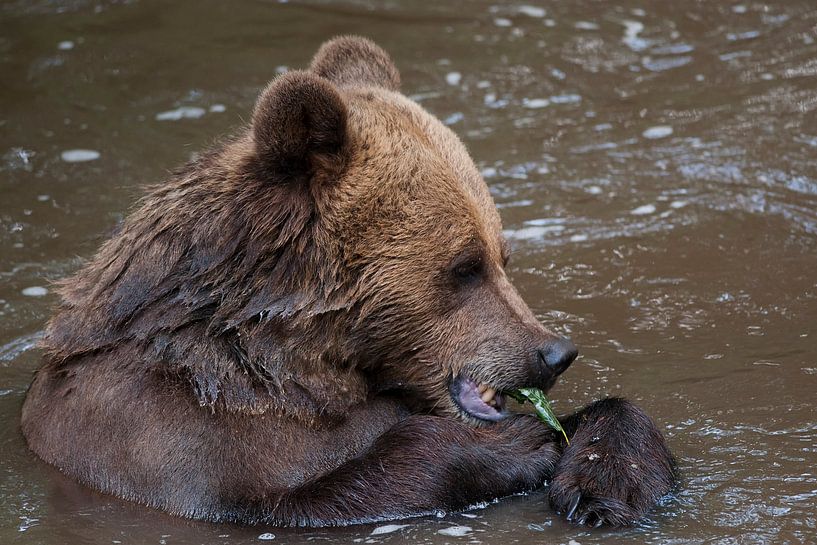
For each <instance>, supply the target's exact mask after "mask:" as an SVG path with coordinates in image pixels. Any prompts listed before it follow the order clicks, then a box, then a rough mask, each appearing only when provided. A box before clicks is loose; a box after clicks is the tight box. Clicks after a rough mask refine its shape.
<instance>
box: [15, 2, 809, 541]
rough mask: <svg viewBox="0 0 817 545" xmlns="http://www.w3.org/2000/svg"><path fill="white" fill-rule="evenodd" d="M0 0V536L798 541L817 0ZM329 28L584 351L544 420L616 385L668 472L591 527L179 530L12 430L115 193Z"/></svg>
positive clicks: (483, 519) (491, 517) (503, 513)
mask: <svg viewBox="0 0 817 545" xmlns="http://www.w3.org/2000/svg"><path fill="white" fill-rule="evenodd" d="M468 6H469V7H468V9H467V10H464V9H463V8H462V7H461V4H460V3H457V2H437V3H433V4H432V3H417V2H408V1H403V0H394V1H391V2H388V3H382V2H374V1H369V0H346V1H310V2H299V1H290V2H288V3H277V2H256V3H244V4H241V5H240V6H237V5H235V4H232V3H220V2H190V1H183V2H175V3H172V4H167V3H158V2H140V1H136V2H127V3H119V2H90V1H83V0H64V1H48V2H46V1H33V2H22V1H8V2H5V3H3V4H2V5H0V14H1V15H0V30H1V31H0V64H1V65H2V73H3V75H4V77H3V80H4V81H3V85H2V86H0V105H2V108H0V129H1V130H0V192H2V199H0V279H2V281H0V377H2V380H0V418H2V419H3V421H4V422H6V423H7V425H6V426H3V427H2V428H0V469H2V475H3V478H2V480H0V506H2V507H0V541H2V542H3V543H46V542H47V543H58V542H59V543H62V542H65V543H108V544H109V543H156V544H171V543H202V542H208V543H225V544H226V543H251V542H258V541H267V540H270V541H273V542H287V543H295V542H303V543H305V542H307V541H320V540H325V541H330V542H340V543H348V542H350V541H351V542H357V543H389V542H393V543H397V542H404V541H406V540H410V541H412V542H423V543H434V544H441V543H499V542H519V543H541V542H548V543H565V544H567V543H581V544H582V545H586V544H588V543H601V542H604V543H630V542H633V541H637V542H646V543H674V544H684V543H690V544H691V543H719V544H721V543H722V544H727V543H762V542H769V543H771V542H774V543H803V542H813V541H815V539H817V529H816V528H815V527H816V526H817V515H816V514H815V513H817V474H815V472H814V462H815V460H817V457H816V454H817V417H815V413H814V405H813V403H814V402H813V399H814V392H815V390H817V360H815V357H816V356H815V353H817V350H815V348H817V342H816V341H815V338H816V337H817V331H815V325H814V324H817V170H815V168H814V162H815V156H817V115H815V114H816V113H817V112H816V111H817V85H816V84H815V83H817V61H815V59H817V44H816V43H815V40H817V33H815V25H817V9H816V8H815V7H814V6H813V3H812V2H807V1H803V2H787V3H785V4H784V5H780V6H776V5H765V4H757V3H754V2H717V3H716V2H710V3H696V4H690V3H683V2H677V3H671V2H651V3H643V2H641V3H635V2H628V1H622V2H588V1H584V0H582V1H577V2H547V3H536V4H533V3H531V4H522V3H513V2H493V3H492V2H485V1H474V2H471V3H469V5H468ZM339 33H360V34H365V35H368V36H370V37H372V38H373V39H375V40H376V41H378V42H379V43H381V44H382V45H383V46H384V47H386V49H388V50H389V51H390V52H392V53H393V55H394V57H395V59H396V61H397V63H398V65H399V66H400V67H401V69H402V73H403V80H404V82H405V83H404V89H405V91H406V93H407V94H409V95H410V96H412V98H414V99H415V100H417V101H419V102H420V103H422V104H423V105H424V106H425V107H426V108H428V109H429V110H430V111H432V112H433V113H434V114H436V115H437V116H439V117H440V118H441V119H443V120H444V121H445V122H446V123H447V124H449V125H450V126H451V127H452V128H453V129H454V130H455V131H456V132H457V133H458V134H460V135H461V137H462V138H463V140H464V141H465V143H466V144H467V145H468V147H469V148H470V150H471V151H472V153H473V155H474V157H475V159H476V160H477V162H478V164H479V166H480V168H481V169H482V172H483V175H484V176H485V178H486V180H487V181H488V184H489V185H490V187H491V191H492V193H493V195H494V198H495V199H496V201H497V205H498V206H499V207H500V211H501V214H502V217H503V220H504V222H505V229H506V234H507V235H508V237H509V238H510V239H511V241H512V242H513V245H514V248H515V253H514V257H513V259H512V262H511V274H512V277H513V279H514V281H515V282H516V284H517V286H518V287H519V288H520V291H521V292H522V294H523V296H524V297H525V299H526V300H527V301H528V302H529V303H530V305H531V307H532V308H533V309H534V311H535V312H536V313H537V314H538V315H539V317H540V318H541V319H542V320H543V321H544V322H546V323H547V324H549V325H551V326H552V327H553V328H555V329H557V330H559V331H561V332H564V333H568V334H570V335H571V336H572V337H573V338H574V340H575V341H576V343H577V344H578V345H579V346H580V347H581V350H582V357H581V359H580V360H579V361H578V362H577V364H576V365H574V366H573V367H572V368H571V370H570V372H569V373H568V374H567V376H565V377H564V378H563V380H562V382H561V384H560V385H559V386H557V388H556V389H555V390H554V392H553V397H554V398H555V400H556V405H557V409H559V410H563V411H568V410H571V409H573V408H575V407H578V406H580V405H583V404H586V403H587V402H589V401H590V400H592V399H595V398H598V397H600V396H603V395H608V394H615V395H627V396H629V397H632V398H634V399H636V400H637V401H638V402H639V403H640V404H642V405H643V406H644V407H645V408H647V410H648V411H649V412H650V413H651V414H653V415H654V416H655V418H656V420H657V421H658V422H659V423H660V425H661V426H662V427H663V429H664V430H665V432H666V434H667V436H668V438H669V440H670V443H671V445H672V447H673V449H674V450H675V452H676V453H677V455H678V458H679V463H680V466H681V469H682V471H683V474H684V483H683V485H682V487H681V489H680V490H679V491H678V493H677V494H676V495H675V496H674V497H672V498H668V499H667V501H666V505H665V506H664V507H663V508H662V509H661V510H660V511H658V512H657V513H655V515H654V516H653V518H652V519H651V520H650V521H647V522H645V524H644V525H643V526H641V527H639V528H635V529H629V530H622V531H588V530H583V529H577V528H574V527H572V526H570V525H568V524H565V523H564V522H562V521H561V520H560V519H558V518H557V517H555V516H554V515H553V514H552V513H551V512H550V511H549V509H548V508H546V507H545V505H544V503H543V498H544V495H543V493H542V492H538V493H535V494H531V495H529V496H518V497H513V498H509V499H506V500H503V501H501V502H498V503H495V504H491V505H488V506H484V507H482V508H479V509H474V510H472V511H470V512H467V513H462V514H448V515H441V516H440V517H439V518H426V519H420V520H415V521H406V522H404V523H403V522H401V523H399V524H390V525H381V526H363V527H356V528H348V529H329V530H320V531H310V532H294V531H291V530H281V529H266V528H249V529H248V528H237V527H226V526H215V525H207V524H200V523H192V522H188V521H181V520H177V519H173V518H170V517H166V516H164V515H162V514H158V513H155V512H153V511H149V510H145V509H142V508H139V507H137V506H133V505H129V504H127V503H124V502H119V501H117V500H113V499H111V498H108V497H104V496H101V495H98V494H96V493H93V492H90V491H88V490H86V489H84V488H82V487H79V486H77V485H75V484H73V483H71V482H67V481H66V480H65V479H62V478H61V477H60V475H59V474H58V473H57V472H56V471H55V470H53V469H51V468H48V467H46V466H44V465H43V464H41V463H40V462H38V461H37V460H36V459H35V458H34V457H33V456H32V455H31V454H29V453H28V452H27V451H26V449H25V448H24V445H23V443H22V439H21V437H20V435H19V431H18V429H17V426H16V422H17V419H18V414H19V408H20V403H21V400H22V397H23V395H24V392H25V389H26V387H27V385H28V382H29V381H30V377H31V372H32V370H33V369H34V368H36V366H37V362H38V354H37V352H36V350H35V349H33V347H34V346H35V344H36V341H37V338H38V336H39V335H40V332H41V330H42V326H43V322H44V320H45V319H46V317H47V315H48V308H49V305H51V304H53V303H54V298H53V295H52V293H51V292H52V290H51V286H50V282H51V281H52V280H55V279H57V278H60V277H62V276H64V275H66V274H68V273H69V272H71V271H72V270H74V269H75V268H76V267H77V265H78V263H79V259H78V257H77V256H87V255H89V254H90V253H91V252H92V251H93V250H94V248H95V247H96V246H97V245H98V244H99V243H100V241H101V240H102V239H103V238H104V237H105V234H106V233H108V232H110V230H111V229H113V228H114V226H115V225H116V223H117V221H118V220H119V219H121V218H122V217H123V215H124V214H125V212H126V211H127V209H128V207H129V206H130V205H131V204H132V202H133V201H134V199H135V198H136V197H137V196H138V194H139V186H140V184H143V183H149V182H155V181H157V180H160V179H161V178H162V177H164V176H165V173H166V172H167V171H168V170H169V169H171V168H173V167H175V166H176V165H178V164H179V163H181V162H183V161H185V160H187V159H189V158H190V156H191V155H192V154H194V153H196V151H198V150H200V149H201V148H202V147H203V146H205V145H207V144H209V143H211V142H212V141H213V140H214V139H215V138H216V137H217V136H219V135H223V134H225V133H228V132H229V131H230V130H231V128H233V127H235V126H237V125H238V124H240V123H242V122H243V121H244V120H246V119H247V117H248V114H249V111H250V108H251V105H252V103H253V100H254V98H255V94H256V93H257V92H258V90H259V89H260V88H261V86H262V85H263V84H264V82H265V81H266V80H267V79H268V78H270V77H272V76H273V75H274V74H276V73H280V72H283V71H285V70H287V67H290V66H293V67H297V66H304V65H305V64H306V62H308V59H309V57H310V56H311V55H312V53H313V52H314V51H315V49H316V48H317V46H318V45H319V44H320V43H321V42H322V41H323V40H325V39H326V38H328V37H330V36H332V35H335V34H339Z"/></svg>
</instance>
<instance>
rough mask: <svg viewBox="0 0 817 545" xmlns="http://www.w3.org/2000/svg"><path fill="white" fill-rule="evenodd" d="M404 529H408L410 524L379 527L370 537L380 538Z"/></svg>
mask: <svg viewBox="0 0 817 545" xmlns="http://www.w3.org/2000/svg"><path fill="white" fill-rule="evenodd" d="M403 528H408V524H386V525H383V526H378V527H377V528H375V529H374V530H372V533H371V534H370V535H373V536H380V535H383V534H391V533H392V532H396V531H398V530H402V529H403Z"/></svg>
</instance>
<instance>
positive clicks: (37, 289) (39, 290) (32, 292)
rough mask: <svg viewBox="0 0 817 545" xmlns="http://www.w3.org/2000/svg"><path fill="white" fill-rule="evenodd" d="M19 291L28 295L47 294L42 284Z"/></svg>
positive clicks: (39, 295) (41, 295)
mask: <svg viewBox="0 0 817 545" xmlns="http://www.w3.org/2000/svg"><path fill="white" fill-rule="evenodd" d="M21 293H22V294H23V295H26V296H28V297H43V296H45V295H48V290H47V289H45V288H44V287H42V286H30V287H28V288H25V289H24V290H23V291H22V292H21Z"/></svg>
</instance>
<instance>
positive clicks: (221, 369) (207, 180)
mask: <svg viewBox="0 0 817 545" xmlns="http://www.w3.org/2000/svg"><path fill="white" fill-rule="evenodd" d="M398 86H399V74H398V73H397V70H396V68H394V65H393V64H392V63H391V60H390V59H389V57H388V55H387V54H386V53H385V52H383V51H382V50H381V49H380V48H379V47H377V46H375V45H374V44H372V43H371V42H369V41H368V40H364V39H361V38H352V37H346V38H341V39H337V40H333V41H331V42H328V43H327V44H326V45H325V46H324V47H323V48H321V50H320V51H319V53H318V54H317V56H316V58H315V60H313V63H312V66H311V69H310V71H296V72H290V73H288V74H285V75H283V76H280V77H278V78H277V79H275V80H273V81H272V82H271V83H270V85H269V86H268V87H267V89H266V90H265V91H264V92H263V93H262V95H261V97H260V98H259V100H258V103H257V105H256V109H255V112H254V114H253V122H252V126H251V127H250V128H249V129H248V130H247V131H246V132H245V133H243V134H241V135H239V136H238V137H236V138H235V139H233V140H232V141H229V142H227V143H226V144H224V145H223V146H222V147H221V148H219V149H217V150H215V151H213V152H211V153H209V154H206V155H204V156H203V157H202V158H201V159H199V160H198V161H196V162H194V163H192V164H190V165H188V166H187V167H185V168H184V169H182V170H181V171H180V172H179V173H178V174H177V175H176V176H175V177H174V178H173V179H171V180H170V181H169V182H167V183H166V184H164V185H162V186H159V187H157V188H156V189H155V190H154V191H153V192H152V193H151V194H150V195H149V196H148V197H146V198H145V200H144V201H143V202H142V203H141V205H140V207H139V208H138V209H137V210H135V211H134V212H133V213H132V214H131V216H130V217H129V218H128V220H127V221H126V222H125V225H124V226H123V228H122V230H121V232H120V233H119V235H117V236H116V237H114V238H113V239H112V240H111V241H109V242H108V243H106V244H105V245H104V246H103V247H102V249H101V250H100V251H99V253H98V254H97V256H96V257H95V258H94V259H93V261H92V262H91V263H90V264H89V265H88V266H87V267H86V268H85V269H83V270H82V271H80V272H79V273H78V274H77V275H76V276H75V277H74V278H72V279H70V280H68V281H66V282H65V283H64V284H63V287H62V290H61V294H62V296H63V303H62V306H61V308H60V312H59V313H58V314H57V315H56V316H55V317H54V319H53V320H52V322H51V323H50V326H49V330H48V335H47V337H46V341H45V345H46V348H47V351H48V361H49V362H50V363H49V365H51V366H53V367H55V368H59V367H65V366H66V365H68V364H69V363H70V362H71V361H76V360H78V359H79V358H82V357H84V356H85V355H88V354H92V353H97V352H100V351H113V350H117V351H120V352H124V353H126V354H128V357H129V358H130V359H131V360H134V361H136V362H138V365H140V366H142V367H143V368H144V369H145V370H146V372H156V373H163V374H166V375H168V376H172V377H175V378H176V379H177V380H179V381H182V382H184V383H187V384H189V385H191V386H192V389H193V392H194V394H195V396H196V398H197V399H198V401H199V403H200V404H202V405H207V406H211V407H213V409H214V410H218V409H219V408H221V409H223V410H227V411H249V412H266V411H274V412H276V413H279V414H289V415H292V416H295V417H297V418H300V419H303V420H306V421H319V420H325V419H326V418H327V417H330V416H331V415H333V414H334V415H340V414H342V413H343V412H344V411H345V410H347V408H348V407H349V406H351V405H353V404H355V403H358V402H360V401H361V400H362V399H364V398H366V397H367V396H369V395H371V394H372V393H373V392H374V391H382V390H394V391H397V392H401V395H404V396H406V399H407V400H409V401H410V403H412V404H413V405H415V406H416V407H419V408H422V409H423V410H434V411H437V412H440V413H447V414H451V415H458V414H459V415H461V414H462V412H461V411H460V410H459V409H458V408H457V406H456V404H455V403H454V402H453V400H452V398H451V395H450V394H449V391H448V387H449V384H450V383H451V381H452V379H453V378H454V377H457V376H460V375H467V376H468V377H470V378H472V379H474V380H475V381H478V382H484V383H490V384H491V385H493V386H495V387H496V388H497V389H511V388H517V387H520V386H524V385H530V384H534V385H540V386H542V387H548V386H549V384H551V383H552V380H551V379H552V378H553V377H545V376H543V375H542V372H541V370H539V369H537V367H536V361H537V355H536V349H537V348H538V347H540V346H541V345H542V343H543V342H546V341H547V340H548V339H550V338H552V337H553V336H552V335H551V334H550V333H549V332H547V331H546V330H545V329H544V328H543V327H542V326H541V325H540V324H539V323H538V322H537V320H536V319H535V318H534V316H533V315H532V313H531V312H530V310H529V309H528V308H527V306H526V305H525V304H524V303H523V302H522V300H521V299H520V297H519V295H518V294H517V293H516V291H515V290H514V289H513V287H512V286H511V284H510V283H509V281H508V279H507V276H506V274H505V272H504V264H505V262H506V261H507V258H508V255H507V248H506V243H505V242H504V239H503V237H502V229H501V223H500V220H499V216H498V214H497V211H496V208H495V206H494V204H493V201H492V199H491V197H490V194H489V192H488V189H487V187H486V185H485V182H484V181H483V180H482V177H481V176H480V174H479V172H478V170H477V169H476V167H475V166H474V164H473V162H472V161H471V159H470V157H469V155H468V153H467V151H466V149H465V147H464V146H463V144H462V143H461V142H460V141H459V139H458V138H457V137H456V136H455V135H454V134H453V133H452V132H451V131H450V130H449V129H448V128H447V127H445V126H444V125H443V124H442V123H440V122H439V121H438V120H437V119H435V118H434V117H433V116H431V115H430V114H428V113H427V112H426V111H425V110H423V109H422V108H421V107H420V106H418V105H417V104H416V103H414V102H412V101H410V100H408V99H407V98H406V97H404V96H403V95H401V94H399V93H398V92H397V91H396V89H397V88H398Z"/></svg>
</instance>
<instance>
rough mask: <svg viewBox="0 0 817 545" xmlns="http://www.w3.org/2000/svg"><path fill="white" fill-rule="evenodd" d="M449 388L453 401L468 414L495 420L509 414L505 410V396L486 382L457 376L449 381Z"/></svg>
mask: <svg viewBox="0 0 817 545" xmlns="http://www.w3.org/2000/svg"><path fill="white" fill-rule="evenodd" d="M450 390H451V398H452V399H453V400H454V403H456V404H457V406H458V407H459V408H460V410H462V411H463V412H464V413H466V414H467V415H468V416H472V417H474V418H478V419H480V420H488V421H489V422H497V421H499V420H502V419H504V418H507V416H508V414H509V413H508V411H507V410H505V396H504V395H502V394H501V393H499V392H498V391H497V390H496V389H495V388H493V387H491V386H489V385H488V384H477V383H476V382H474V381H473V380H471V379H470V378H468V377H464V376H459V377H457V378H455V379H454V380H453V381H452V382H451V387H450Z"/></svg>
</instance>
